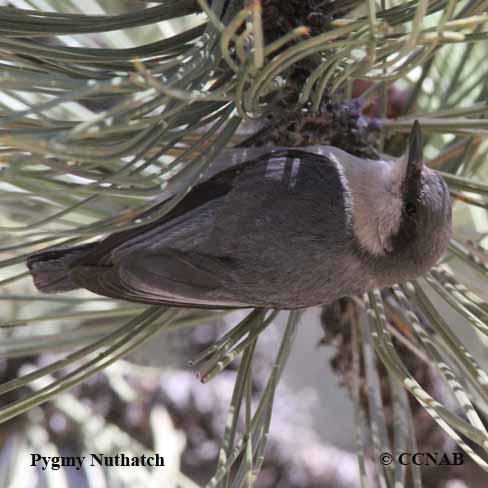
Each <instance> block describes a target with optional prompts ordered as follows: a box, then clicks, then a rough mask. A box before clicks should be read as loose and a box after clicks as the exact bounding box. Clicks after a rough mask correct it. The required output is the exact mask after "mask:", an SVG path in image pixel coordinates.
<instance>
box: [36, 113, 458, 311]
mask: <svg viewBox="0 0 488 488" xmlns="http://www.w3.org/2000/svg"><path fill="white" fill-rule="evenodd" d="M224 164H225V166H226V167H227V169H224V170H223V171H220V172H218V173H216V174H213V175H209V176H208V178H207V179H206V180H205V181H203V182H201V183H200V184H199V185H197V186H196V187H195V188H194V189H192V190H191V191H190V192H189V193H188V194H187V195H186V196H185V197H184V198H183V199H182V200H181V201H180V202H179V203H178V204H177V205H176V206H175V207H174V208H173V209H172V210H171V211H170V212H169V213H167V214H166V215H164V216H163V217H161V218H159V219H157V220H155V221H153V222H149V223H147V224H145V225H142V226H139V227H137V228H133V229H129V230H124V231H120V232H116V233H114V234H111V235H109V236H108V237H105V238H104V239H102V240H99V241H97V242H93V243H89V244H85V245H81V246H77V247H72V248H67V249H52V250H48V251H43V252H40V253H37V254H34V255H33V256H31V257H30V258H29V259H28V261H27V265H28V267H29V269H30V271H31V273H32V275H33V277H34V282H35V284H36V286H37V287H38V288H39V290H41V291H44V292H47V293H50V292H58V291H65V290H72V289H75V288H86V289H88V290H91V291H92V292H94V293H98V294H99V295H104V296H108V297H113V298H120V299H124V300H128V301H134V302H143V303H160V304H168V305H176V306H188V307H207V308H227V307H250V306H253V307H272V308H282V309H295V308H301V307H309V306H313V305H323V304H328V303H330V302H332V301H334V300H335V299H337V298H339V297H343V296H349V295H355V294H359V293H363V292H365V291H367V290H369V289H371V288H374V287H379V288H382V287H385V286H389V285H393V284H394V283H399V282H404V281H405V280H411V279H413V278H415V277H417V276H419V275H421V274H422V273H424V272H426V271H427V270H428V269H429V268H430V267H431V266H433V265H434V264H435V262H436V261H437V260H438V258H439V257H440V256H441V254H442V253H443V252H444V251H445V249H446V247H447V243H448V240H449V236H450V233H451V202H450V198H449V191H448V188H447V186H446V184H445V182H444V181H443V179H442V178H441V176H440V175H439V174H438V173H437V172H435V171H433V170H432V169H430V168H428V167H426V166H425V165H424V164H423V161H422V141H421V130H420V125H419V124H418V122H415V124H414V125H413V128H412V131H411V134H410V142H409V148H408V151H407V154H406V155H405V156H404V157H402V158H399V159H389V160H386V159H384V160H367V159H361V158H357V157H355V156H352V155H350V154H348V153H347V152H344V151H342V150H341V149H338V148H335V147H331V146H309V147H302V148H288V147H275V148H247V149H242V148H241V149H238V148H233V149H230V150H228V151H224V152H223V153H222V154H221V156H220V158H218V159H217V161H216V162H215V165H214V166H216V167H217V168H219V167H221V166H222V165H224Z"/></svg>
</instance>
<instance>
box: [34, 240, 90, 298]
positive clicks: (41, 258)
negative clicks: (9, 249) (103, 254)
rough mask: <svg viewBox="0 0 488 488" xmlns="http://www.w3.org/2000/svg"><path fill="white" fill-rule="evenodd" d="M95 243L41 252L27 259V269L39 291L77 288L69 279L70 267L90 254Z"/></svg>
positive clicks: (49, 291) (50, 291) (54, 291)
mask: <svg viewBox="0 0 488 488" xmlns="http://www.w3.org/2000/svg"><path fill="white" fill-rule="evenodd" d="M97 244H98V243H97V242H92V243H89V244H82V245H81V246H75V247H70V248H65V249H63V248H58V249H50V250H48V251H41V252H38V253H36V254H33V255H32V256H29V257H28V258H27V267H28V268H29V271H30V273H31V275H32V277H33V279H34V284H35V285H36V287H37V289H38V290H39V291H42V292H44V293H57V292H61V291H69V290H75V289H76V288H79V286H78V285H77V284H76V283H74V282H73V280H72V279H71V276H70V275H71V273H70V271H69V268H70V265H71V264H72V263H73V262H74V261H76V260H77V259H79V258H81V257H82V256H83V255H85V254H86V253H87V252H90V251H92V250H93V249H94V247H95V246H96V245H97Z"/></svg>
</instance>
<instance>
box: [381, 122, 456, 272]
mask: <svg viewBox="0 0 488 488" xmlns="http://www.w3.org/2000/svg"><path fill="white" fill-rule="evenodd" d="M392 164H394V166H393V168H392V171H391V174H392V175H393V176H392V178H391V180H390V185H391V187H390V190H391V191H392V192H393V194H396V200H395V201H396V202H397V203H396V208H393V209H386V208H384V209H383V214H382V215H383V216H384V218H385V222H384V230H385V232H384V235H383V239H382V242H383V243H384V246H383V250H382V251H383V252H382V253H380V254H381V255H383V257H384V258H386V260H387V261H388V262H389V263H390V266H389V268H390V273H389V274H390V275H391V279H390V280H389V281H400V280H401V279H412V278H414V277H416V276H419V275H420V274H422V273H424V272H426V271H428V270H429V269H430V268H431V267H432V266H433V265H434V264H435V263H436V261H437V260H438V259H439V258H440V257H441V255H442V254H443V253H444V252H445V250H446V248H447V245H448V243H449V238H450V235H451V199H450V196H449V190H448V188H447V185H446V183H445V181H444V180H443V179H442V176H441V175H440V174H439V173H438V172H436V171H434V170H432V169H430V168H429V167H427V166H426V165H425V164H424V161H423V158H422V133H421V128H420V124H419V123H418V122H417V121H415V123H414V125H413V127H412V130H411V134H410V140H409V147H408V150H407V152H406V154H405V155H404V156H403V157H402V158H400V159H399V160H397V161H395V162H394V163H392ZM378 257H380V256H378ZM380 260H381V259H380ZM395 275H397V276H395Z"/></svg>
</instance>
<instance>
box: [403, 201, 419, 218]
mask: <svg viewBox="0 0 488 488" xmlns="http://www.w3.org/2000/svg"><path fill="white" fill-rule="evenodd" d="M405 212H406V214H407V215H414V214H415V213H416V212H417V205H415V203H412V202H408V203H407V204H406V205H405Z"/></svg>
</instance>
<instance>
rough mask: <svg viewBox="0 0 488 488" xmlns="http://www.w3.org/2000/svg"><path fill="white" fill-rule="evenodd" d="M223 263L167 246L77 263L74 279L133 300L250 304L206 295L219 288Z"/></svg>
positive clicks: (226, 305)
mask: <svg viewBox="0 0 488 488" xmlns="http://www.w3.org/2000/svg"><path fill="white" fill-rule="evenodd" d="M223 266H224V265H223V264H222V262H220V261H219V260H218V259H216V258H212V257H209V256H202V255H199V254H196V253H192V254H191V255H186V254H185V253H180V252H178V251H175V250H172V249H168V250H166V251H165V252H164V253H163V252H159V253H158V254H144V253H140V254H138V255H135V256H131V258H130V259H125V260H123V261H122V262H121V263H120V264H119V265H118V266H106V267H102V266H78V267H76V268H74V269H73V270H72V279H73V280H74V281H75V282H77V283H81V284H83V286H84V287H85V288H87V289H89V290H90V291H92V292H94V293H97V294H99V295H103V296H109V297H111V298H117V299H122V300H128V301H132V302H142V303H155V304H156V303H157V304H166V305H171V306H185V307H198V308H209V307H210V308H236V307H239V308H241V307H249V306H251V305H249V304H246V303H240V302H237V301H232V300H222V299H220V300H219V299H216V298H212V299H209V298H208V297H207V295H208V294H209V293H211V292H212V291H213V290H218V289H220V287H221V283H220V281H219V280H218V279H217V278H216V276H218V275H219V273H222V272H225V271H222V269H221V268H222V267H223Z"/></svg>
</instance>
